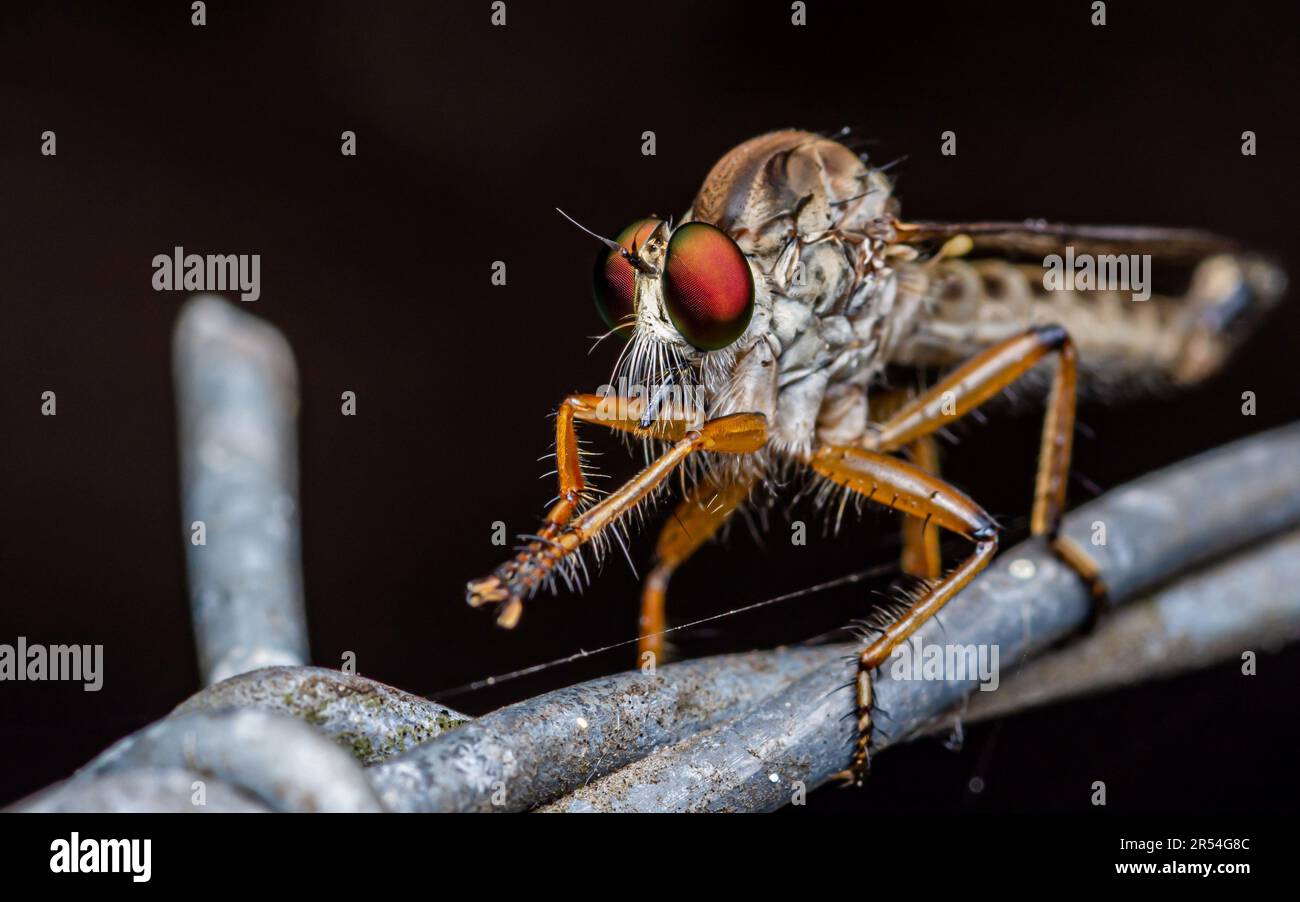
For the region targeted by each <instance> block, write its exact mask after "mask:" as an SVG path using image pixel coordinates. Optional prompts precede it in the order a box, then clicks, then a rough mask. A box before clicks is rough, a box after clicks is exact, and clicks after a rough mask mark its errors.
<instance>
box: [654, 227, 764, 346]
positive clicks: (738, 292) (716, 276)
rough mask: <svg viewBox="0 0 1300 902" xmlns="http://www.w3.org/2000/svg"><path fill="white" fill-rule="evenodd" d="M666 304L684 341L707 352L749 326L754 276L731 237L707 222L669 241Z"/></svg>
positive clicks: (676, 233) (682, 229)
mask: <svg viewBox="0 0 1300 902" xmlns="http://www.w3.org/2000/svg"><path fill="white" fill-rule="evenodd" d="M664 301H665V302H666V304H667V307H668V316H669V318H671V319H672V321H673V325H674V326H676V327H677V331H678V332H680V333H682V337H683V338H685V339H686V340H687V341H689V342H690V343H691V344H693V345H694V346H695V347H697V348H699V349H700V350H701V351H716V350H718V349H719V348H725V347H726V346H727V345H729V344H731V343H732V342H733V341H735V340H736V339H737V338H739V337H740V336H741V334H742V333H743V332H744V331H745V329H746V328H747V327H748V326H749V320H750V317H751V316H753V315H754V276H753V274H752V273H751V272H750V270H749V263H748V262H747V261H746V260H745V255H744V253H743V252H741V250H740V248H739V247H737V246H736V242H734V241H732V240H731V237H730V236H729V235H727V233H726V232H724V231H722V230H721V229H719V228H717V227H716V226H712V225H709V224H708V223H707V222H688V223H686V224H685V225H683V226H681V227H680V228H678V229H677V230H676V231H674V232H673V234H672V237H671V238H669V239H668V257H667V260H666V261H665V263H664Z"/></svg>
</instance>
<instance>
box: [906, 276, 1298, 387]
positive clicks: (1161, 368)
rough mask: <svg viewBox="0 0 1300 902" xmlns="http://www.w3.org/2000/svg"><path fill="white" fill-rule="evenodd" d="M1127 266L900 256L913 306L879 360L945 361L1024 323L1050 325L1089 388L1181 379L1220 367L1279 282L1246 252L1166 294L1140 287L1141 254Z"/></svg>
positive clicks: (1145, 283)
mask: <svg viewBox="0 0 1300 902" xmlns="http://www.w3.org/2000/svg"><path fill="white" fill-rule="evenodd" d="M1127 264H1128V265H1131V267H1132V269H1131V271H1129V272H1126V273H1124V276H1125V277H1124V278H1121V279H1119V280H1116V279H1114V278H1111V277H1112V276H1114V275H1115V271H1114V270H1111V271H1107V270H1106V269H1105V266H1106V263H1105V262H1104V261H1103V262H1101V263H1095V264H1093V268H1092V270H1091V271H1089V270H1088V269H1086V268H1082V267H1080V268H1072V269H1068V270H1067V269H1063V268H1062V266H1060V265H1057V264H1056V261H1054V260H1050V259H1049V263H1047V264H1038V263H1012V262H1008V261H1005V260H992V259H987V260H951V259H950V260H942V261H936V262H932V263H919V264H908V265H907V267H906V268H907V269H910V270H911V271H910V272H909V273H908V276H909V277H910V278H912V279H914V280H923V281H925V282H926V283H927V288H926V297H925V303H924V311H923V313H922V315H921V316H920V317H918V321H917V324H916V326H915V328H914V331H913V332H912V334H911V335H910V336H909V337H908V338H907V339H906V340H904V341H903V342H902V343H901V344H900V346H899V350H898V351H897V353H896V354H895V355H894V357H893V359H892V360H891V362H892V363H901V364H911V365H919V366H950V365H952V364H955V363H957V362H959V361H961V360H964V359H966V358H967V357H969V356H971V355H972V354H975V353H977V352H979V351H980V350H983V349H984V348H987V347H989V346H991V345H993V344H996V343H997V342H999V341H1004V340H1006V339H1008V338H1010V337H1011V336H1013V335H1016V334H1018V333H1020V332H1021V331H1023V330H1024V329H1025V328H1026V327H1028V326H1031V325H1044V324H1049V323H1059V324H1060V325H1062V326H1064V327H1065V328H1066V329H1067V331H1068V332H1069V334H1070V336H1071V337H1072V338H1073V339H1074V341H1075V343H1076V345H1077V347H1078V350H1079V358H1080V365H1081V368H1082V375H1083V377H1084V386H1085V388H1086V389H1088V390H1090V391H1091V392H1092V393H1097V394H1104V395H1108V396H1109V395H1116V394H1120V395H1122V394H1132V393H1141V392H1143V391H1146V390H1156V389H1158V388H1160V387H1161V386H1166V387H1167V386H1182V385H1189V384H1192V383H1195V382H1198V381H1200V380H1202V379H1204V378H1206V377H1208V376H1210V375H1212V374H1213V373H1215V372H1217V371H1218V370H1219V369H1220V368H1221V367H1222V365H1223V363H1224V362H1225V361H1226V360H1227V358H1228V356H1229V355H1230V354H1231V352H1232V351H1233V350H1234V349H1235V348H1236V347H1237V345H1239V344H1240V343H1241V341H1242V340H1243V339H1244V338H1245V337H1246V335H1247V334H1249V332H1250V330H1251V327H1252V326H1254V325H1255V323H1256V322H1257V321H1258V320H1259V319H1260V318H1261V317H1262V315H1263V314H1264V313H1265V312H1266V311H1267V310H1268V309H1269V308H1270V307H1272V306H1273V305H1274V304H1275V303H1276V302H1277V301H1278V299H1279V298H1280V297H1281V295H1282V292H1283V290H1284V289H1285V285H1286V278H1285V275H1284V274H1283V272H1282V271H1281V270H1280V269H1279V268H1278V267H1277V266H1276V265H1274V264H1273V263H1271V262H1270V261H1267V260H1265V259H1264V258H1261V257H1258V256H1253V255H1245V254H1227V253H1225V254H1217V255H1214V256H1211V257H1207V258H1205V259H1203V260H1201V261H1200V262H1199V263H1198V264H1197V265H1196V266H1195V268H1194V269H1193V271H1192V272H1191V277H1190V279H1189V280H1187V284H1186V288H1185V289H1184V290H1183V291H1181V292H1170V293H1160V292H1156V291H1153V290H1152V289H1151V281H1150V279H1151V273H1150V271H1149V258H1146V262H1145V263H1144V262H1142V260H1141V258H1140V256H1139V255H1134V257H1133V258H1132V260H1130V261H1127ZM1144 266H1145V267H1146V271H1143V270H1142V268H1143V267H1144ZM1116 281H1118V282H1119V283H1120V284H1115V283H1116Z"/></svg>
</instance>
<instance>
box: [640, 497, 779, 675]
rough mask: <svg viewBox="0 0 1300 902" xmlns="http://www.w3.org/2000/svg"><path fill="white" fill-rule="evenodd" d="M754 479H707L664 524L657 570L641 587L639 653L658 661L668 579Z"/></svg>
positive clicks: (730, 511) (740, 499)
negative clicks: (719, 482) (718, 480)
mask: <svg viewBox="0 0 1300 902" xmlns="http://www.w3.org/2000/svg"><path fill="white" fill-rule="evenodd" d="M753 483H754V481H753V479H739V480H736V481H734V482H730V483H726V484H725V485H722V486H719V485H717V484H716V483H714V482H712V481H709V480H705V481H703V482H701V483H699V484H698V485H697V486H695V488H694V489H692V490H691V494H690V495H689V496H688V497H687V498H685V499H684V500H683V501H682V503H681V504H679V505H678V506H677V510H676V511H674V512H673V515H672V517H670V518H669V520H668V522H667V523H665V524H664V528H663V531H662V532H660V533H659V542H658V544H657V545H656V546H655V565H654V569H653V570H651V571H650V573H649V574H648V575H647V576H646V579H645V585H644V586H643V588H642V590H641V638H640V640H639V641H638V642H637V654H638V656H642V655H644V654H646V653H647V652H649V653H650V654H653V655H654V657H655V660H656V661H662V659H663V654H664V637H663V633H664V630H666V629H667V626H668V624H667V617H666V614H665V607H666V604H667V594H668V580H669V579H671V578H672V575H673V571H675V570H676V569H677V568H678V567H679V566H681V564H682V563H683V562H684V561H685V560H686V559H687V558H689V557H690V556H691V555H692V554H694V553H695V552H696V551H697V550H698V549H699V547H700V546H701V545H703V544H704V543H705V542H707V541H708V540H709V539H710V538H712V537H713V535H714V534H715V533H717V531H718V530H719V529H721V528H722V525H723V524H724V523H726V522H727V520H728V519H730V517H731V515H732V514H733V513H735V511H736V508H737V507H739V506H740V504H741V503H742V502H744V500H745V499H746V498H747V497H748V496H749V487H750V486H751V485H753Z"/></svg>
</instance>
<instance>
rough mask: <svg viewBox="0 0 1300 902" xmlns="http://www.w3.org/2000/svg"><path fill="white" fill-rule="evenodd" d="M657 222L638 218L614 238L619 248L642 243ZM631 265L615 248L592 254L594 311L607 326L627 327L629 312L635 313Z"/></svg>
mask: <svg viewBox="0 0 1300 902" xmlns="http://www.w3.org/2000/svg"><path fill="white" fill-rule="evenodd" d="M658 225H659V220H658V219H638V220H637V221H636V222H634V223H632V224H631V225H630V226H628V227H627V228H626V229H624V230H623V231H621V232H619V234H618V238H617V241H618V243H619V245H620V246H621V247H624V248H626V249H627V250H629V251H630V250H632V248H633V247H634V246H635V247H637V248H639V247H641V245H643V244H645V241H646V239H647V238H649V237H650V235H651V233H652V232H654V230H655V228H656V227H657V226H658ZM633 276H634V272H633V269H632V264H631V263H628V262H627V261H626V260H624V259H623V257H622V256H620V255H619V254H618V253H616V252H615V251H611V250H602V251H601V252H600V253H599V254H597V255H596V271H595V273H594V274H593V279H592V284H593V287H594V294H595V298H596V310H598V311H599V312H600V318H601V319H603V320H604V321H605V325H607V326H609V327H610V328H611V329H614V328H618V327H624V326H626V327H628V328H631V325H632V323H631V319H630V317H631V314H633V313H634V312H636V309H635V307H634V305H633V302H634V300H635V295H634V293H633V288H634V285H635V281H636V280H635V279H634V278H633Z"/></svg>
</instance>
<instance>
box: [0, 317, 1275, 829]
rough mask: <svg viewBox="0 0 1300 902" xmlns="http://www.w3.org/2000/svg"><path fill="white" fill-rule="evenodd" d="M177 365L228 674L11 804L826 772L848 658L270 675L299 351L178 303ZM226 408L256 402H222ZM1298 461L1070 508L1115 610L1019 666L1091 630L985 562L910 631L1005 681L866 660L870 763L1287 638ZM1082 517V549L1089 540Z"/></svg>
mask: <svg viewBox="0 0 1300 902" xmlns="http://www.w3.org/2000/svg"><path fill="white" fill-rule="evenodd" d="M176 351H177V361H176V370H177V379H178V384H179V385H180V390H179V392H178V395H179V397H180V399H181V401H180V403H181V408H182V410H181V423H182V427H181V428H182V456H183V458H184V460H185V461H186V462H185V464H184V466H183V471H184V474H185V475H184V493H185V500H184V509H185V512H186V513H185V516H186V520H187V522H186V526H187V527H188V523H189V520H190V518H193V519H205V521H207V522H208V545H207V546H195V547H192V548H191V549H190V567H191V585H192V603H193V609H194V620H195V631H196V638H197V641H198V643H199V647H200V658H201V661H202V662H203V663H202V666H203V670H204V674H205V677H206V678H207V680H208V681H209V682H213V681H216V680H217V678H218V677H221V676H223V675H224V676H225V677H227V678H226V679H225V680H224V681H221V682H217V683H216V685H211V686H209V687H208V688H206V689H204V690H202V691H201V692H199V693H198V694H197V695H195V696H194V697H192V698H191V699H189V700H188V701H186V702H184V703H183V704H181V705H180V706H179V707H178V708H177V709H176V710H175V711H174V712H173V713H172V714H171V715H170V716H169V717H167V718H164V719H163V720H161V721H159V722H158V723H156V724H154V725H152V726H150V727H147V728H145V729H144V730H141V731H140V732H138V733H136V734H134V735H132V736H129V737H126V738H125V739H123V740H122V741H120V742H118V743H117V744H115V745H114V746H113V747H112V748H110V749H109V750H107V751H106V752H104V753H103V754H102V755H100V756H98V757H97V758H96V759H95V760H94V761H92V762H91V763H90V764H89V765H87V766H86V767H85V768H83V769H82V770H81V771H79V772H78V773H77V774H76V775H74V776H73V777H72V778H70V779H69V780H66V781H64V782H63V783H60V784H57V785H56V786H54V787H51V788H49V789H47V790H45V791H43V792H41V793H38V794H37V795H35V796H33V797H31V798H29V799H27V800H24V801H22V802H20V803H18V804H17V805H15V806H13V810H21V811H50V810H63V811H69V810H76V811H94V810H208V811H213V810H282V811H283V810H291V811H304V810H305V811H326V810H334V811H373V810H391V811H431V810H438V811H493V810H505V811H519V810H532V809H541V810H566V811H592V810H598V811H599V810H637V811H643V810H654V811H700V810H732V811H736V810H740V811H757V810H770V809H773V808H776V807H779V806H781V805H783V804H786V803H787V802H788V801H789V800H790V798H791V795H792V793H793V792H794V791H795V790H796V789H797V788H799V787H800V786H802V787H805V788H807V789H812V788H814V787H815V786H817V785H820V784H821V783H822V782H824V781H825V780H826V779H827V778H828V777H829V776H830V775H831V774H832V773H834V772H836V771H838V770H840V769H842V768H843V767H844V765H845V763H846V761H847V759H848V753H849V742H850V740H851V739H852V731H853V718H852V717H851V716H846V715H851V714H852V710H853V703H852V696H851V693H850V692H849V691H847V690H846V689H845V688H844V687H845V685H846V684H847V683H848V682H849V680H850V679H851V677H852V675H853V668H852V664H851V662H850V661H849V660H848V656H850V655H851V653H852V652H853V650H854V649H853V646H851V645H831V646H821V647H801V648H786V649H777V650H773V651H767V652H753V653H749V654H742V655H724V656H719V657H716V658H708V659H702V660H696V661H687V662H682V663H678V664H670V665H667V666H663V667H660V668H658V669H657V670H656V671H655V672H653V673H642V672H639V671H636V672H631V673H624V674H616V675H614V676H610V677H604V678H601V679H598V680H593V681H590V682H587V683H582V684H579V685H577V686H572V687H568V688H566V689H561V690H558V691H556V692H551V693H547V694H545V695H542V696H539V697H537V698H533V699H529V700H527V701H524V702H520V703H518V704H515V705H510V706H508V707H506V708H503V709H501V710H499V711H496V712H493V713H491V714H488V715H486V716H484V717H481V718H478V719H470V718H468V717H466V716H465V715H462V714H459V713H458V712H456V711H454V710H452V709H449V708H446V707H445V706H442V705H439V704H437V703H436V702H431V701H429V700H427V699H422V698H419V697H418V696H413V695H410V694H408V693H404V692H402V691H401V690H398V689H394V688H393V687H389V686H385V685H383V684H380V683H376V682H374V681H372V680H367V679H365V678H363V677H358V676H355V675H350V674H344V673H340V672H338V671H333V670H327V669H324V668H316V667H305V666H287V665H292V664H295V663H297V662H301V661H305V660H306V659H307V650H306V621H305V615H304V614H303V606H302V595H301V585H302V583H301V573H300V569H299V562H298V541H299V540H298V530H297V521H296V513H295V511H296V476H295V475H294V472H295V470H294V465H293V463H292V461H291V460H290V458H292V456H293V455H294V453H295V451H294V448H295V439H294V435H293V421H294V414H293V412H294V411H295V410H296V406H297V398H296V389H295V388H294V386H295V385H296V376H295V375H294V371H293V362H292V356H291V354H290V352H289V348H288V345H287V343H286V342H284V340H283V338H282V337H280V336H279V334H278V333H277V332H275V330H273V329H272V328H271V327H269V326H267V325H265V324H264V323H261V322H260V321H258V320H256V319H254V318H252V317H249V316H248V315H246V314H243V313H242V312H240V311H237V310H234V309H233V308H231V307H230V306H229V305H227V304H225V303H224V302H222V301H219V300H216V299H214V298H199V299H195V300H194V301H192V302H191V303H190V304H189V305H188V307H187V309H186V310H185V312H184V313H183V314H182V316H181V318H180V321H179V323H178V327H177V336H176ZM214 373H221V374H224V375H214ZM241 405H250V406H251V408H252V409H251V410H250V411H245V412H243V413H241V412H239V411H236V410H230V409H227V408H231V407H239V406H241ZM1297 461H1300V425H1296V426H1289V427H1285V428H1283V429H1278V430H1274V431H1272V432H1269V433H1264V434H1262V435H1258V436H1254V437H1252V438H1249V439H1245V440H1242V441H1239V442H1235V443H1233V444H1231V445H1228V446H1225V447H1224V448H1220V449H1217V450H1215V451H1212V452H1209V453H1208V454H1204V455H1201V456H1199V457H1197V458H1193V459H1191V460H1189V461H1186V462H1183V463H1181V464H1178V465H1176V466H1174V467H1171V468H1169V469H1167V470H1163V471H1160V472H1158V473H1154V474H1151V475H1149V476H1147V477H1144V478H1142V479H1139V480H1137V481H1136V482H1134V483H1131V484H1129V485H1126V486H1123V487H1121V488H1119V489H1116V490H1113V491H1112V492H1110V493H1108V494H1107V495H1105V496H1103V497H1102V498H1099V499H1097V500H1096V501H1093V502H1091V503H1089V504H1087V505H1084V506H1083V507H1081V508H1079V509H1077V510H1076V511H1074V512H1072V513H1071V514H1070V515H1069V516H1068V517H1067V518H1066V522H1065V527H1064V531H1065V532H1066V534H1067V535H1070V536H1071V537H1073V538H1075V539H1076V541H1079V542H1081V543H1083V544H1085V546H1087V547H1089V548H1090V550H1091V551H1092V552H1093V553H1094V554H1095V556H1096V557H1097V558H1098V559H1099V560H1100V562H1101V564H1102V566H1103V570H1104V573H1105V576H1106V579H1107V581H1108V583H1109V585H1110V587H1111V590H1112V598H1113V600H1114V602H1115V603H1117V604H1122V603H1126V602H1133V604H1132V605H1131V607H1130V608H1129V609H1127V610H1125V611H1123V612H1121V613H1119V614H1117V615H1115V616H1113V617H1111V618H1109V619H1108V620H1107V621H1105V622H1104V623H1103V625H1102V626H1101V628H1099V629H1098V630H1097V631H1096V632H1095V633H1094V634H1093V635H1092V636H1090V637H1088V638H1086V639H1084V640H1081V641H1078V642H1075V643H1073V644H1071V645H1068V646H1066V647H1065V648H1064V649H1061V650H1058V651H1055V652H1053V653H1051V654H1048V655H1044V656H1043V657H1041V658H1038V659H1037V660H1035V661H1032V662H1030V663H1027V664H1024V666H1023V668H1022V667H1021V665H1022V664H1023V662H1025V661H1026V660H1027V659H1029V658H1030V657H1031V656H1033V655H1035V654H1036V653H1038V652H1040V651H1041V650H1042V649H1044V648H1045V647H1046V646H1047V645H1049V644H1050V643H1052V642H1054V641H1055V640H1057V639H1058V638H1060V637H1062V636H1065V635H1068V634H1069V633H1071V632H1072V631H1074V630H1075V629H1076V628H1077V627H1078V625H1079V624H1081V623H1082V622H1083V620H1084V618H1085V616H1086V613H1087V610H1088V601H1087V598H1086V597H1085V594H1084V592H1083V589H1082V587H1081V586H1080V584H1079V583H1078V581H1077V579H1076V578H1075V577H1074V576H1073V574H1071V573H1069V572H1067V571H1065V570H1064V568H1062V567H1061V566H1060V565H1059V564H1058V563H1057V561H1056V559H1055V558H1054V557H1053V556H1052V555H1051V554H1049V553H1047V551H1046V550H1045V548H1044V547H1043V546H1042V544H1041V543H1040V542H1037V541H1030V542H1026V543H1023V544H1021V545H1019V546H1017V547H1016V548H1013V549H1010V550H1007V551H1005V552H1003V554H1002V555H1001V556H1000V557H999V559H998V560H997V561H995V562H994V564H993V565H992V566H991V567H990V568H989V570H987V571H986V572H985V573H983V574H981V575H980V577H978V578H977V579H976V580H975V581H974V582H973V583H972V585H971V586H970V587H968V588H967V589H966V590H965V591H964V592H962V593H961V595H960V596H959V597H958V598H957V599H955V600H954V601H953V602H952V603H950V604H949V605H948V607H947V608H945V610H944V613H943V616H942V623H941V624H940V623H932V624H929V625H927V627H926V628H925V629H924V630H923V631H922V633H921V635H922V637H923V639H924V640H925V641H928V642H936V643H946V644H963V645H964V644H976V645H979V644H985V645H997V646H998V647H999V649H1000V656H1001V660H1002V662H1003V665H1004V666H1003V670H1004V671H1008V670H1012V669H1016V670H1020V673H1019V675H1018V676H1013V677H1008V678H1007V679H1006V680H1005V681H1004V682H1003V684H1002V686H1001V687H1000V688H999V690H998V691H997V692H992V693H979V692H975V693H973V695H972V691H973V690H974V689H975V683H974V682H973V681H972V680H961V681H959V680H950V681H935V680H923V681H915V680H895V679H894V678H893V677H892V676H891V674H890V673H889V671H888V669H887V668H886V669H882V671H880V672H879V673H878V675H877V681H876V695H877V700H878V702H879V706H880V713H879V714H878V716H877V718H876V724H877V728H878V732H877V734H876V736H875V737H874V738H875V741H876V747H877V749H878V750H884V749H887V748H889V747H890V746H892V745H896V744H898V743H900V742H902V741H904V740H906V739H907V738H910V737H912V736H915V735H918V734H921V733H924V732H926V731H930V730H935V729H945V728H947V727H948V726H950V725H951V723H952V722H953V718H954V717H955V716H958V715H960V716H962V717H966V718H971V719H979V718H985V717H992V716H1000V715H1002V714H1005V713H1008V712H1010V711H1014V710H1019V709H1021V708H1023V707H1026V706H1030V705H1034V704H1042V703H1045V702H1048V701H1051V700H1054V699H1056V698H1061V697H1064V696H1067V695H1070V694H1074V693H1077V692H1083V691H1096V690H1100V689H1104V688H1107V687H1110V686H1113V685H1119V684H1123V683H1127V682H1135V681H1139V680H1143V679H1148V678H1152V677H1156V676H1160V675H1164V674H1167V673H1170V672H1175V671H1177V670H1179V669H1182V668H1187V667H1193V666H1203V665H1205V664H1208V663H1211V662H1213V661H1216V660H1222V659H1224V658H1231V657H1235V656H1237V655H1238V654H1240V652H1241V651H1242V650H1243V649H1255V648H1261V647H1265V646H1266V645H1270V644H1276V642H1278V641H1282V640H1285V639H1287V638H1294V637H1297V636H1300V553H1298V552H1300V530H1298V528H1300V467H1297V466H1296V463H1297ZM1096 522H1102V523H1104V524H1105V526H1106V531H1107V543H1106V544H1105V545H1104V546H1100V547H1099V546H1094V545H1092V543H1091V542H1090V541H1089V540H1090V537H1091V535H1092V533H1093V524H1094V523H1096ZM213 524H216V525H217V526H218V528H217V529H216V530H214V529H213V528H212V527H213ZM187 535H188V530H187ZM1198 567H1200V568H1203V569H1202V570H1201V571H1200V572H1196V573H1192V574H1191V575H1188V576H1185V577H1184V578H1182V579H1180V580H1178V581H1176V582H1174V583H1173V584H1172V585H1169V586H1164V587H1162V588H1158V589H1157V587H1159V586H1161V584H1164V583H1166V582H1167V581H1168V580H1170V579H1171V578H1173V577H1175V576H1177V575H1179V574H1188V573H1189V572H1190V571H1193V570H1195V569H1196V568H1198ZM1153 590H1154V591H1155V594H1154V595H1150V596H1149V597H1144V593H1150V592H1152V591H1153ZM1013 662H1014V667H1011V666H1008V665H1011V664H1012V663H1013ZM267 663H270V664H273V665H276V666H269V667H262V666H260V665H262V664H267ZM254 668H257V669H254ZM968 698H969V699H970V701H969V705H968V707H965V708H963V707H962V705H963V703H965V702H966V700H967V699H968ZM199 783H201V784H202V785H203V787H204V800H205V802H206V804H205V805H204V806H197V805H196V804H195V802H194V797H195V796H194V793H195V791H196V790H195V789H194V786H195V785H196V784H199ZM187 792H188V794H189V799H188V802H187Z"/></svg>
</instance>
